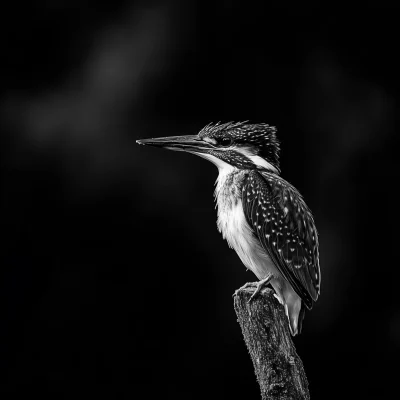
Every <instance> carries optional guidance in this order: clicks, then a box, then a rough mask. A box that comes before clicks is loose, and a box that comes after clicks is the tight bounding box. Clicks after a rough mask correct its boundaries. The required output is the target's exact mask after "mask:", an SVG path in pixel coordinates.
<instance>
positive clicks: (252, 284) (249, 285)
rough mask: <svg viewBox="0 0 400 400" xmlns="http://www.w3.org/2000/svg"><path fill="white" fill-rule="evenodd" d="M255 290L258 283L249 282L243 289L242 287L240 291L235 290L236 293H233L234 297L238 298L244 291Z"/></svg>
mask: <svg viewBox="0 0 400 400" xmlns="http://www.w3.org/2000/svg"><path fill="white" fill-rule="evenodd" d="M254 288H257V282H247V283H245V284H244V285H243V286H242V287H240V288H239V289H237V290H235V293H233V295H232V297H235V296H237V294H238V293H239V292H240V291H242V290H245V289H254Z"/></svg>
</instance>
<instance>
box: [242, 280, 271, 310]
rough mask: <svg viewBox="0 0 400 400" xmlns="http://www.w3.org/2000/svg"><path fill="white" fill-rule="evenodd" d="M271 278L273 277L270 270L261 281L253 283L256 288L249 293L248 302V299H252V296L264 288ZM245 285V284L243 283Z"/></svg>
mask: <svg viewBox="0 0 400 400" xmlns="http://www.w3.org/2000/svg"><path fill="white" fill-rule="evenodd" d="M272 278H273V275H272V274H271V272H268V275H267V276H266V277H265V278H264V279H262V280H261V281H259V282H257V283H256V284H255V286H256V290H255V291H254V293H253V294H252V295H251V297H250V299H249V301H248V303H250V301H251V300H253V299H254V297H256V296H257V295H258V294H259V293H260V292H261V290H262V289H263V288H264V286H266V285H268V283H269V282H270V280H271V279H272ZM253 285H254V284H253ZM245 286H246V285H245Z"/></svg>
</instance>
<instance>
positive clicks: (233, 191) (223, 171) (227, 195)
mask: <svg viewBox="0 0 400 400" xmlns="http://www.w3.org/2000/svg"><path fill="white" fill-rule="evenodd" d="M249 172H250V170H245V169H238V168H235V167H232V166H227V167H225V168H219V175H218V178H217V181H216V187H215V199H216V201H217V204H218V207H219V208H220V207H221V206H222V205H223V204H225V203H226V202H228V203H230V202H236V201H237V200H238V199H239V198H240V197H241V189H242V185H243V181H244V178H245V176H246V175H247V174H248V173H249Z"/></svg>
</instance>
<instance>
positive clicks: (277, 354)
mask: <svg viewBox="0 0 400 400" xmlns="http://www.w3.org/2000/svg"><path fill="white" fill-rule="evenodd" d="M253 291H254V289H252V288H245V289H239V290H238V291H237V292H236V293H235V295H234V304H235V311H236V315H237V317H238V322H239V324H240V326H241V328H242V333H243V336H244V340H245V342H246V345H247V349H248V350H249V353H250V356H251V359H252V361H253V365H254V370H255V373H256V376H257V380H258V383H259V384H260V389H261V398H262V399H263V400H270V399H271V400H272V399H273V400H277V399H279V400H284V399H285V400H289V399H291V400H294V399H296V400H297V399H302V400H303V399H309V398H310V395H309V392H308V382H307V377H306V374H305V372H304V368H303V363H302V362H301V360H300V358H299V356H298V355H297V353H296V350H295V347H294V344H293V341H292V338H291V335H290V331H289V325H288V321H287V318H286V315H285V311H284V309H283V306H282V305H281V304H280V303H279V302H278V300H277V299H276V298H275V297H274V295H273V293H274V292H273V291H272V290H271V289H269V288H265V289H263V290H262V291H261V293H260V294H259V295H257V296H256V297H255V298H254V299H252V300H251V302H248V300H249V299H250V297H251V295H252V293H253Z"/></svg>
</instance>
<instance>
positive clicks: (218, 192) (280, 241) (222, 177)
mask: <svg viewBox="0 0 400 400" xmlns="http://www.w3.org/2000/svg"><path fill="white" fill-rule="evenodd" d="M136 142H137V143H138V144H141V145H148V146H156V147H161V148H165V149H169V150H174V151H184V152H188V153H191V154H195V155H197V156H200V157H202V158H205V159H206V160H208V161H211V162H212V163H213V164H215V165H216V166H217V167H218V170H219V174H218V178H217V181H216V186H215V193H214V196H215V200H216V204H217V214H218V215H217V227H218V230H219V231H220V232H221V233H222V236H223V238H224V239H226V241H227V242H228V245H229V246H230V247H231V248H233V249H234V250H235V251H236V253H237V254H238V256H239V258H240V259H241V261H242V262H243V264H244V265H245V267H247V269H248V270H251V271H252V272H253V273H254V274H255V275H256V277H257V278H258V281H257V283H256V290H255V291H254V293H253V295H252V296H251V299H252V298H253V297H254V296H255V295H257V294H258V293H259V292H260V290H261V289H262V288H263V287H264V286H265V285H267V284H270V285H271V286H272V288H273V289H274V292H275V293H274V296H275V297H276V298H277V300H278V301H279V302H280V303H281V304H282V305H283V307H284V310H285V314H286V317H287V319H288V322H289V329H290V333H291V334H292V336H295V335H297V334H299V333H300V332H301V329H302V324H303V319H304V315H305V309H308V310H311V309H312V307H313V305H314V303H315V302H316V301H317V299H318V297H319V295H320V286H321V271H320V265H319V243H318V233H317V229H316V226H315V222H314V218H313V215H312V213H311V211H310V209H309V208H308V206H307V205H306V203H305V201H304V199H303V197H302V195H301V194H300V193H299V191H298V190H297V189H296V188H295V187H294V186H292V185H291V184H290V183H289V182H287V181H286V180H285V179H283V178H282V177H281V176H280V174H281V171H280V162H279V155H280V142H279V140H278V138H277V129H276V127H274V126H271V125H268V124H266V123H249V121H243V122H226V123H221V122H218V123H210V124H208V125H206V126H205V127H204V128H202V129H201V130H200V131H199V132H198V134H197V135H185V136H170V137H160V138H152V139H142V140H137V141H136ZM246 285H251V284H246ZM246 285H244V287H246Z"/></svg>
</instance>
